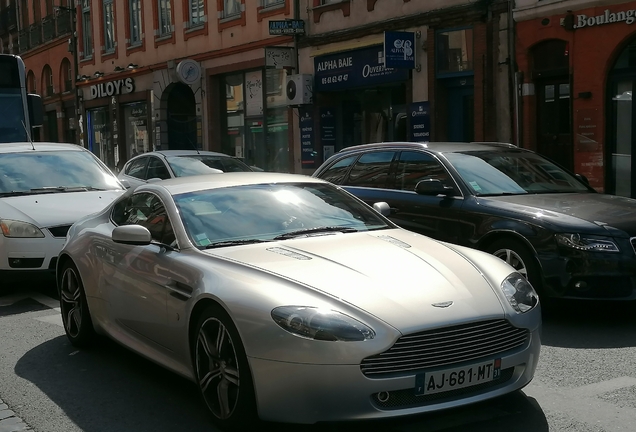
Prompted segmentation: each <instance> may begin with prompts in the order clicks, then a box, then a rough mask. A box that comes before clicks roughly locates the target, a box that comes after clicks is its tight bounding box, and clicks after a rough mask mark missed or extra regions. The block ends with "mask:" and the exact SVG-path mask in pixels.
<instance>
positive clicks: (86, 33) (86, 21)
mask: <svg viewBox="0 0 636 432" xmlns="http://www.w3.org/2000/svg"><path fill="white" fill-rule="evenodd" d="M82 44H83V49H84V56H83V57H84V58H89V57H92V56H93V29H92V27H91V1H90V0H82Z"/></svg>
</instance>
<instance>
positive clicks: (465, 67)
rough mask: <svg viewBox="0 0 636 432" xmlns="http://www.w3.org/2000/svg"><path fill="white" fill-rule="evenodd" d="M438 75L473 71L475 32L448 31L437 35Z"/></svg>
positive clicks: (464, 30)
mask: <svg viewBox="0 0 636 432" xmlns="http://www.w3.org/2000/svg"><path fill="white" fill-rule="evenodd" d="M435 55H436V57H435V58H436V64H437V74H438V75H444V74H456V73H462V72H471V73H472V71H473V30H472V29H461V30H448V31H440V32H438V33H437V34H436V54H435Z"/></svg>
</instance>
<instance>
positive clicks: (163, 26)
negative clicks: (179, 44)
mask: <svg viewBox="0 0 636 432" xmlns="http://www.w3.org/2000/svg"><path fill="white" fill-rule="evenodd" d="M158 2H159V17H158V18H159V36H167V35H169V34H171V33H172V5H171V4H170V0H158Z"/></svg>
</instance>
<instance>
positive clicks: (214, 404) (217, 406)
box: [195, 318, 240, 420]
mask: <svg viewBox="0 0 636 432" xmlns="http://www.w3.org/2000/svg"><path fill="white" fill-rule="evenodd" d="M195 355H196V368H197V378H198V381H199V386H200V387H201V393H202V394H203V398H204V400H205V402H206V404H207V406H208V408H209V409H210V411H211V412H212V414H213V415H214V416H215V417H217V418H218V419H221V420H224V419H228V418H230V417H231V416H232V414H233V412H234V410H235V408H236V406H237V404H238V400H239V383H240V381H239V367H238V358H237V355H236V351H235V348H234V343H233V341H232V337H231V335H230V333H229V332H228V329H227V328H226V326H225V325H224V324H223V323H222V322H221V321H220V320H218V319H217V318H208V319H207V320H205V322H203V324H202V325H201V327H200V328H199V335H198V337H197V342H196V351H195Z"/></svg>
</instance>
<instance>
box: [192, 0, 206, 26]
mask: <svg viewBox="0 0 636 432" xmlns="http://www.w3.org/2000/svg"><path fill="white" fill-rule="evenodd" d="M188 1H189V2H190V28H192V27H197V26H201V25H203V24H204V23H205V8H204V5H205V3H204V2H203V0H188Z"/></svg>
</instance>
